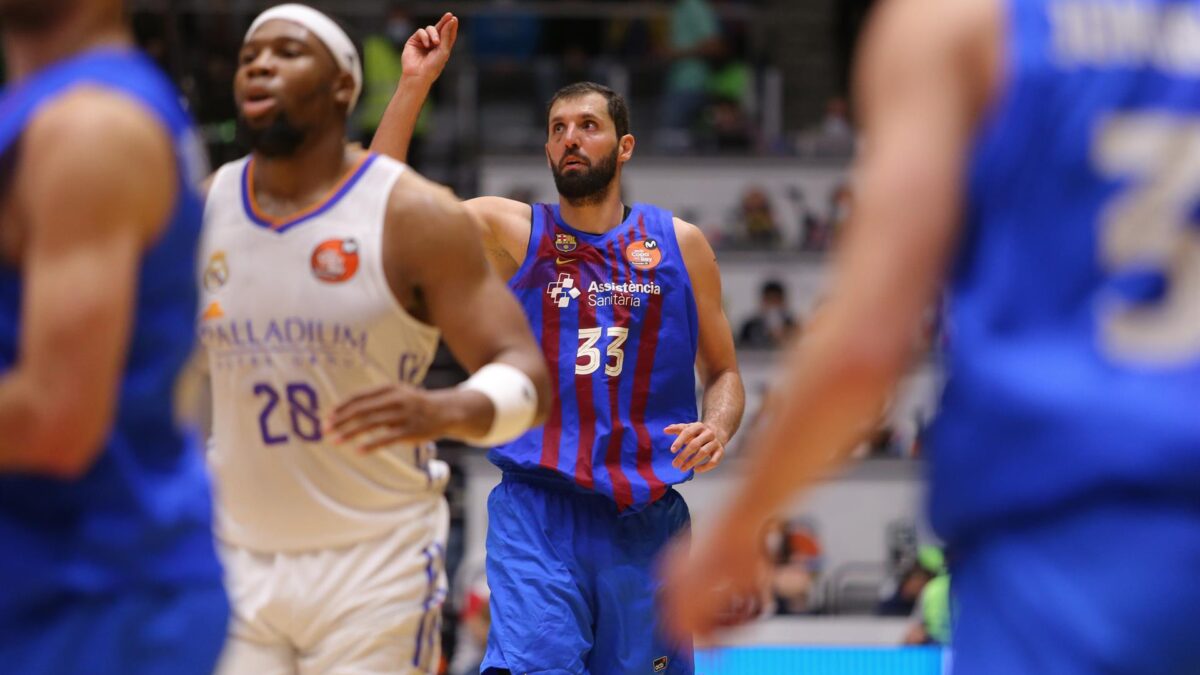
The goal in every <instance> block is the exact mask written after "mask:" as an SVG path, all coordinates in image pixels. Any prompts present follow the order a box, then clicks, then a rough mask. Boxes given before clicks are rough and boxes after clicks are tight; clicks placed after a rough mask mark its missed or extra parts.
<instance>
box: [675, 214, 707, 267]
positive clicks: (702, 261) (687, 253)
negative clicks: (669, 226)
mask: <svg viewBox="0 0 1200 675" xmlns="http://www.w3.org/2000/svg"><path fill="white" fill-rule="evenodd" d="M672 222H673V225H674V227H675V241H677V242H678V243H679V251H680V253H682V254H683V262H684V264H685V265H687V268H688V272H689V273H690V274H691V275H692V276H693V277H695V276H696V274H697V273H698V272H702V271H703V273H711V272H715V271H716V265H717V255H716V253H714V252H713V248H712V245H711V244H709V243H708V237H705V236H704V232H703V231H702V230H701V229H700V228H699V227H696V226H695V225H693V224H691V223H689V222H687V221H686V220H683V219H682V218H678V217H675V218H674V219H673V221H672Z"/></svg>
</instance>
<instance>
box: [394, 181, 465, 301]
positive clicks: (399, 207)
mask: <svg viewBox="0 0 1200 675" xmlns="http://www.w3.org/2000/svg"><path fill="white" fill-rule="evenodd" d="M479 228H480V225H479V224H478V222H477V219H476V218H475V216H473V215H472V214H471V213H470V212H469V211H468V210H467V209H466V207H464V206H463V204H462V202H460V201H459V200H458V198H457V197H455V196H454V193H453V192H451V191H450V190H449V189H448V188H446V187H443V186H441V185H438V184H437V183H434V182H433V181H430V180H428V179H426V178H425V177H423V176H421V175H420V174H418V173H417V172H416V171H412V170H405V171H404V172H403V173H402V174H400V176H399V177H398V178H397V179H396V182H395V184H394V185H393V187H392V192H391V194H390V195H388V202H387V211H386V213H385V215H384V229H383V241H382V246H383V268H384V273H385V275H386V276H387V281H388V285H389V286H390V287H391V288H392V292H393V293H394V294H395V296H396V298H397V299H398V300H399V301H400V303H401V304H402V305H404V307H405V309H406V310H408V311H409V312H410V313H411V314H413V315H414V316H416V317H417V318H419V319H425V318H427V317H425V316H424V314H425V307H424V303H423V299H422V291H421V289H422V288H423V287H424V286H426V285H428V284H430V283H435V280H436V279H437V277H438V276H439V275H440V274H444V273H449V272H452V271H453V270H459V271H462V270H464V269H467V268H476V267H478V268H479V269H484V270H486V268H487V261H486V259H485V258H484V255H483V248H482V246H481V245H480V237H479V232H478V230H479Z"/></svg>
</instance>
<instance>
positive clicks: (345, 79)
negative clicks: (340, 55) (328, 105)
mask: <svg viewBox="0 0 1200 675" xmlns="http://www.w3.org/2000/svg"><path fill="white" fill-rule="evenodd" d="M333 100H335V101H337V103H338V105H339V106H341V107H343V108H345V109H346V110H349V109H350V104H351V102H352V101H353V100H354V76H353V75H351V74H350V73H347V72H345V71H342V72H340V73H338V75H337V78H336V79H334V81H333Z"/></svg>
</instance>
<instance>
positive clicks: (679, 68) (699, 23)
mask: <svg viewBox="0 0 1200 675" xmlns="http://www.w3.org/2000/svg"><path fill="white" fill-rule="evenodd" d="M724 49H725V46H724V43H723V42H722V40H721V31H720V24H719V23H718V22H717V15H716V13H715V12H713V9H712V7H711V6H710V5H709V3H708V1H707V0H676V2H675V6H674V7H673V8H672V10H671V18H670V29H669V45H668V49H667V53H666V57H667V60H668V61H669V62H670V66H669V68H668V70H667V83H666V87H665V89H666V91H665V93H664V94H663V97H662V102H661V107H660V112H659V124H660V126H662V127H664V133H663V134H662V136H661V140H662V142H663V143H664V144H665V145H667V146H676V147H677V146H683V147H690V146H691V139H690V137H689V133H690V131H691V130H692V128H693V127H694V126H695V124H696V122H697V120H698V118H699V115H700V112H701V110H702V109H703V108H704V104H705V102H706V101H707V100H708V84H709V82H708V80H709V75H710V69H709V64H708V59H711V58H715V57H718V56H720V55H721V54H723V53H724Z"/></svg>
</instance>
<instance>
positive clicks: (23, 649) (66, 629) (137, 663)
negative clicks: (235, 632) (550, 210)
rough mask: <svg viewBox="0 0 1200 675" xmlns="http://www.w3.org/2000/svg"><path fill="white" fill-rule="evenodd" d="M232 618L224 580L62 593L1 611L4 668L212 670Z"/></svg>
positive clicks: (138, 674) (127, 672) (38, 673)
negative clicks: (6, 612)
mask: <svg viewBox="0 0 1200 675" xmlns="http://www.w3.org/2000/svg"><path fill="white" fill-rule="evenodd" d="M12 581H16V580H7V581H6V583H7V582H12ZM17 583H19V582H17ZM228 621H229V601H228V600H227V598H226V596H225V589H224V588H223V587H222V586H221V584H220V583H219V582H214V583H212V584H210V585H197V586H194V587H179V588H165V589H158V590H144V589H138V590H135V591H128V592H124V593H114V594H106V595H77V594H63V595H60V596H58V597H53V598H47V599H45V600H44V601H40V602H37V603H34V604H32V605H29V606H27V607H24V608H22V609H21V610H19V611H17V612H16V613H14V614H11V615H6V616H0V671H3V672H6V673H7V672H11V673H21V674H22V675H77V674H78V673H88V675H209V674H210V673H212V671H213V668H215V667H216V664H217V659H218V657H219V656H220V653H221V648H222V646H223V645H224V644H225V631H226V625H227V623H228Z"/></svg>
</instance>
